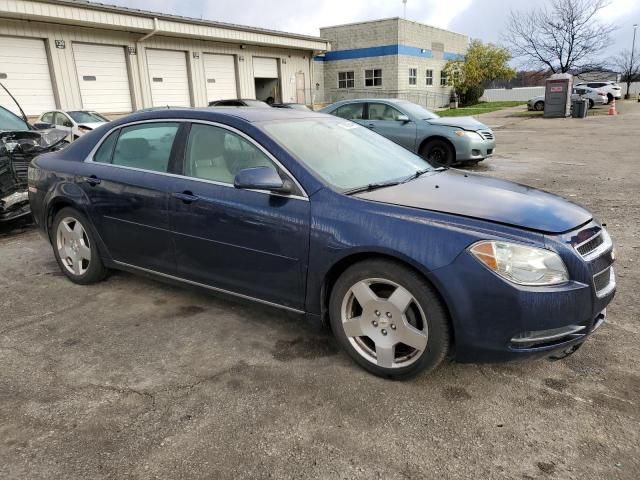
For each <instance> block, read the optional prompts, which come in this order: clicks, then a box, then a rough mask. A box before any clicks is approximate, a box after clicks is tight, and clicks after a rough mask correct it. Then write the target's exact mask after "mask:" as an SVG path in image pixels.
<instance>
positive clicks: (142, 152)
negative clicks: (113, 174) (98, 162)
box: [98, 122, 179, 172]
mask: <svg viewBox="0 0 640 480" xmlns="http://www.w3.org/2000/svg"><path fill="white" fill-rule="evenodd" d="M178 127H179V124H178V123H173V122H166V123H165V122H157V123H146V124H141V125H133V126H130V127H124V128H123V129H122V130H121V131H120V136H119V137H118V140H117V142H116V145H115V150H114V152H113V157H112V160H111V163H113V164H114V165H121V166H123V167H130V168H140V169H142V170H150V171H153V172H166V171H167V170H168V167H169V159H170V157H171V149H172V148H173V142H174V141H175V138H176V134H177V132H178ZM110 139H111V137H109V138H108V139H107V141H109V140H110ZM103 146H104V145H103ZM98 153H99V154H100V152H98ZM105 155H106V154H105Z"/></svg>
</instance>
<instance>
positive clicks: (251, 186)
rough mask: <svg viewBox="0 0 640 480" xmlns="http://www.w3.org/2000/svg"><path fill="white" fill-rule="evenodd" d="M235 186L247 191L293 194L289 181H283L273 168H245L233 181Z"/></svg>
mask: <svg viewBox="0 0 640 480" xmlns="http://www.w3.org/2000/svg"><path fill="white" fill-rule="evenodd" d="M233 186H234V187H236V188H242V189H246V190H269V191H271V192H276V193H291V191H292V188H291V185H290V184H289V182H288V181H283V180H282V178H280V175H278V172H276V171H275V169H274V168H272V167H252V168H244V169H242V170H240V171H239V172H238V174H237V175H236V177H235V178H234V179H233Z"/></svg>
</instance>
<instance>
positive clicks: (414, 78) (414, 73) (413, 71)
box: [409, 68, 418, 85]
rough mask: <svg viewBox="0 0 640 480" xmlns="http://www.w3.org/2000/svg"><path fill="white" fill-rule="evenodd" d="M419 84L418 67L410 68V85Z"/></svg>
mask: <svg viewBox="0 0 640 480" xmlns="http://www.w3.org/2000/svg"><path fill="white" fill-rule="evenodd" d="M417 84H418V69H417V68H410V69H409V85H417Z"/></svg>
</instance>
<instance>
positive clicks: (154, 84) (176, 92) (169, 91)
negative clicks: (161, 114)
mask: <svg viewBox="0 0 640 480" xmlns="http://www.w3.org/2000/svg"><path fill="white" fill-rule="evenodd" d="M147 67H148V69H149V83H150V85H151V100H152V103H153V106H154V107H163V106H165V105H169V106H174V107H189V106H191V95H190V93H189V76H188V74H187V55H186V52H177V51H174V50H152V49H148V50H147Z"/></svg>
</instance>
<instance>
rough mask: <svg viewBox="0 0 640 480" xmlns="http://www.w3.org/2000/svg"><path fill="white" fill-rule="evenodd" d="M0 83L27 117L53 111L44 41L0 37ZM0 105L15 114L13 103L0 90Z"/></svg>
mask: <svg viewBox="0 0 640 480" xmlns="http://www.w3.org/2000/svg"><path fill="white" fill-rule="evenodd" d="M0 82H2V84H3V85H4V86H5V87H7V88H8V89H9V91H10V92H11V94H12V95H13V96H14V97H16V99H17V100H18V102H19V103H20V106H21V107H22V109H23V110H24V111H25V113H26V114H27V115H40V114H41V113H42V112H44V111H46V110H53V109H55V108H56V101H55V97H54V96H53V85H52V83H51V72H50V70H49V61H48V59H47V50H46V48H45V45H44V40H41V39H36V38H17V37H0ZM0 105H2V106H3V107H5V108H7V109H8V110H11V111H12V112H15V113H18V114H19V110H18V107H17V106H16V104H15V102H14V101H13V100H11V97H9V96H8V95H7V93H6V92H5V91H4V89H1V88H0Z"/></svg>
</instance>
